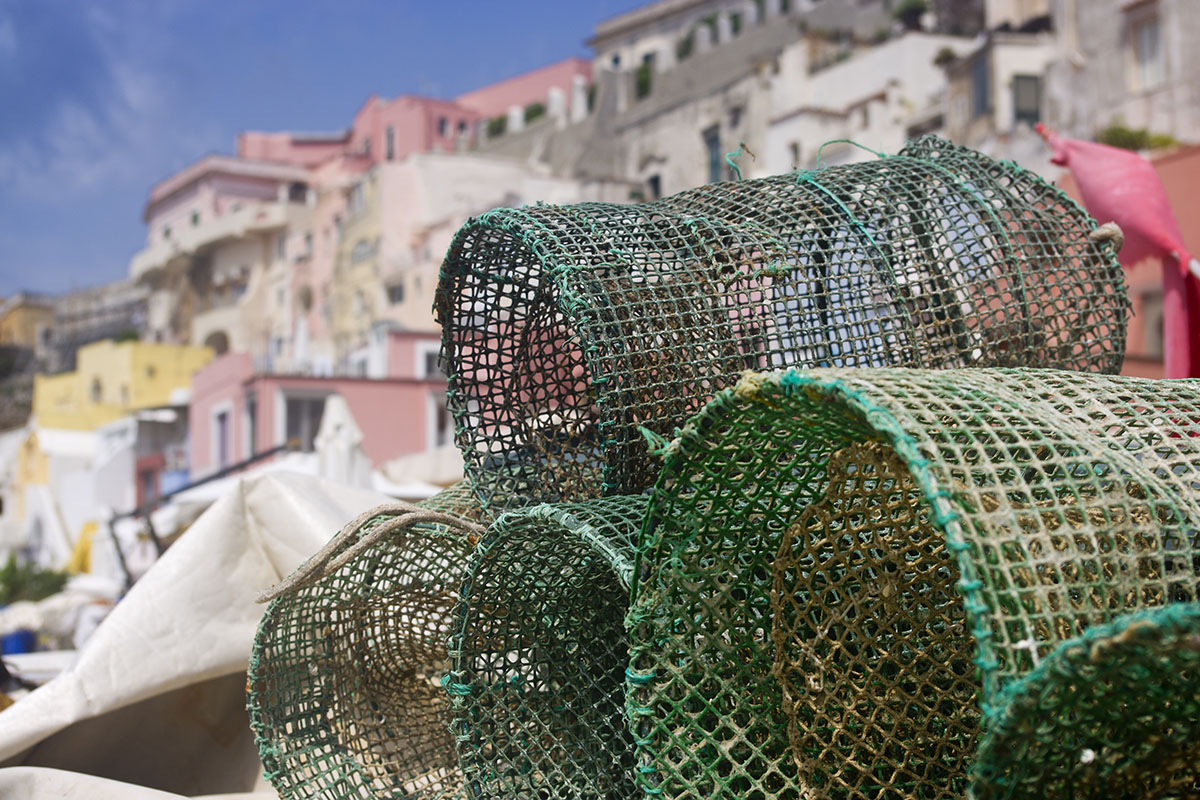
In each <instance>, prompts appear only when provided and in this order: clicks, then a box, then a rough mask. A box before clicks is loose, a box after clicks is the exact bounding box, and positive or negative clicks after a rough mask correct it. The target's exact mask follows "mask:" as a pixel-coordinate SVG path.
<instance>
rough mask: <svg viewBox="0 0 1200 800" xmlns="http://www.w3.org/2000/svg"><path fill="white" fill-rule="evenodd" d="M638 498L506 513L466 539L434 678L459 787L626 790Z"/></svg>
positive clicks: (483, 790)
mask: <svg viewBox="0 0 1200 800" xmlns="http://www.w3.org/2000/svg"><path fill="white" fill-rule="evenodd" d="M645 509H646V498H645V497H619V498H605V499H600V500H591V501H587V502H583V503H578V504H568V505H561V506H550V505H547V506H537V507H535V508H532V509H530V510H528V511H514V512H509V513H507V514H505V515H504V516H502V517H501V518H500V519H499V520H497V521H496V523H495V524H494V525H492V527H491V528H490V529H489V531H488V535H487V537H486V538H485V539H484V541H483V543H482V544H481V545H480V547H479V549H478V550H477V551H476V554H475V556H474V557H473V558H472V560H471V564H470V566H469V568H468V571H467V578H466V580H465V582H464V584H463V590H462V594H461V600H460V605H459V607H458V609H457V610H456V613H455V634H454V636H453V638H452V639H451V648H450V649H451V657H452V668H451V673H450V681H451V682H450V683H449V684H448V687H449V689H450V691H451V696H452V698H453V704H454V712H453V723H452V727H451V729H452V730H453V731H454V732H455V734H456V739H457V741H458V747H459V753H460V756H461V764H462V769H463V774H464V779H465V780H466V782H467V786H468V788H469V790H470V791H469V796H471V797H479V798H483V797H543V798H583V797H621V798H629V797H632V796H633V795H634V792H635V788H636V787H635V786H634V783H633V766H634V764H633V743H632V741H631V740H630V737H629V732H628V729H627V726H626V724H625V720H624V715H623V709H622V707H621V702H620V696H619V689H620V686H621V682H620V676H621V675H623V674H624V672H625V667H626V666H627V665H628V663H629V652H628V648H627V646H626V637H625V630H624V618H625V601H626V598H627V597H628V595H629V580H630V576H631V573H632V569H633V544H634V541H635V540H636V538H637V535H638V531H639V529H640V527H641V521H642V517H643V516H644V514H645Z"/></svg>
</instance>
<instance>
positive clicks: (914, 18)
mask: <svg viewBox="0 0 1200 800" xmlns="http://www.w3.org/2000/svg"><path fill="white" fill-rule="evenodd" d="M928 10H929V4H928V3H927V2H925V0H904V2H902V3H900V5H899V6H897V7H896V11H895V13H893V14H892V16H894V17H895V18H896V19H898V20H900V23H901V24H902V25H903V26H904V27H905V28H907V29H908V30H910V31H915V30H920V28H921V17H923V16H924V15H925V12H926V11H928Z"/></svg>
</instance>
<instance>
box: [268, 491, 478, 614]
mask: <svg viewBox="0 0 1200 800" xmlns="http://www.w3.org/2000/svg"><path fill="white" fill-rule="evenodd" d="M387 514H395V515H396V516H394V517H392V518H391V519H389V520H388V521H387V522H385V523H383V524H382V525H378V526H376V527H374V528H372V529H371V530H370V531H368V532H367V533H365V534H363V535H362V537H361V538H359V540H358V541H357V542H355V543H354V544H352V545H350V546H349V547H347V548H346V549H345V550H344V551H343V550H342V547H343V546H344V545H345V544H346V543H347V542H348V541H350V540H351V539H353V538H354V536H355V535H357V534H358V533H359V529H360V528H361V527H362V526H363V525H364V524H366V523H367V522H368V521H369V520H372V519H374V518H375V517H379V516H383V515H387ZM422 523H423V524H428V525H442V526H444V527H447V528H450V529H452V530H457V531H459V532H460V533H464V534H466V535H467V536H468V537H470V538H471V539H472V540H473V541H478V540H479V538H480V537H482V536H483V533H484V531H485V530H487V529H486V528H485V527H484V526H482V525H476V524H475V523H473V522H468V521H466V520H464V519H462V518H460V517H456V516H454V515H452V514H445V513H443V512H440V511H432V510H430V509H427V508H421V507H420V506H416V505H413V504H412V503H405V502H403V501H397V502H395V503H387V504H385V505H381V506H378V507H376V508H373V509H371V510H370V511H366V512H364V513H362V514H359V515H358V516H357V517H355V518H354V519H353V520H351V521H350V522H349V523H347V524H346V526H345V527H343V528H342V529H341V530H340V531H338V533H337V535H336V536H334V537H333V538H332V539H330V540H329V542H328V544H326V545H325V546H324V547H322V548H321V549H320V550H318V551H317V552H316V554H314V555H313V556H312V558H310V559H309V560H308V561H305V562H304V563H303V564H301V565H300V567H299V568H298V569H297V570H296V571H295V572H293V573H292V574H291V575H288V576H287V577H286V578H284V579H283V580H281V581H280V582H279V583H277V584H275V585H274V586H272V587H271V588H270V589H267V590H266V591H265V592H263V593H262V594H260V595H259V596H258V597H257V598H256V601H257V602H259V603H269V602H270V601H272V600H274V599H275V598H276V597H279V596H280V595H284V594H288V593H290V592H294V591H295V590H297V589H300V588H303V587H305V586H311V585H312V584H314V583H316V582H317V581H319V580H321V579H322V578H324V577H326V576H327V575H332V574H333V573H334V572H337V571H338V570H339V569H341V568H342V567H344V566H345V565H346V564H348V563H350V562H351V561H353V560H354V559H355V558H357V557H358V556H359V555H361V554H362V553H364V552H366V551H367V550H369V549H370V548H371V547H373V546H374V545H375V544H376V543H377V542H379V541H380V540H382V539H384V538H385V537H387V536H389V535H391V534H392V533H394V532H395V531H398V530H401V529H404V528H408V527H411V526H413V525H418V524H422ZM339 551H341V552H339ZM335 554H336V555H335Z"/></svg>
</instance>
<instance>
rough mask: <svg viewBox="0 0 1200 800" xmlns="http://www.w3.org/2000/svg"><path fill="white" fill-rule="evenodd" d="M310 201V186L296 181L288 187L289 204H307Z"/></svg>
mask: <svg viewBox="0 0 1200 800" xmlns="http://www.w3.org/2000/svg"><path fill="white" fill-rule="evenodd" d="M307 201H308V184H307V183H304V182H303V181H295V182H293V183H292V184H291V185H290V186H288V202H289V203H305V202H307Z"/></svg>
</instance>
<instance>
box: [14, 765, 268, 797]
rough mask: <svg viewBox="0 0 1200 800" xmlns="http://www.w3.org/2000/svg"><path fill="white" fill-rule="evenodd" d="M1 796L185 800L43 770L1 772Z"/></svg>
mask: <svg viewBox="0 0 1200 800" xmlns="http://www.w3.org/2000/svg"><path fill="white" fill-rule="evenodd" d="M0 797H3V798H5V799H6V800H18V798H19V800H60V798H68V797H70V798H86V800H183V798H184V795H178V794H172V793H170V792H160V791H158V790H157V789H147V788H145V787H143V786H131V785H129V784H128V783H121V782H119V781H110V780H106V779H104V778H97V777H95V776H92V775H81V774H79V773H78V772H67V771H65V770H60V769H45V768H42V767H9V768H8V769H0ZM274 797H276V795H275V793H274V792H269V793H267V792H262V793H259V792H254V793H241V792H239V793H237V794H214V795H205V796H204V797H203V798H196V799H195V800H271V799H272V798H274Z"/></svg>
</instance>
